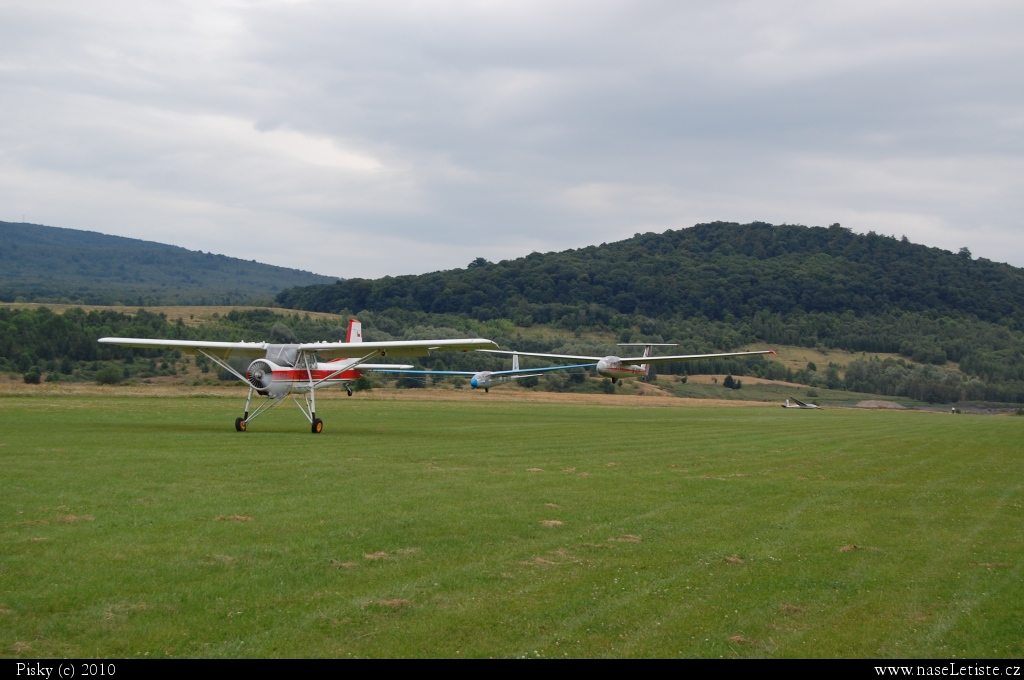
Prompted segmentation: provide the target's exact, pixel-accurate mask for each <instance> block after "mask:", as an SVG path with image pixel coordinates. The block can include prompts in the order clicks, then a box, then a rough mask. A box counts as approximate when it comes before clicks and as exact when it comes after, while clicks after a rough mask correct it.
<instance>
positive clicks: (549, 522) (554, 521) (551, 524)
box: [540, 519, 563, 527]
mask: <svg viewBox="0 0 1024 680" xmlns="http://www.w3.org/2000/svg"><path fill="white" fill-rule="evenodd" d="M540 523H541V524H542V525H544V526H546V527H560V526H562V524H563V522H559V521H558V520H557V519H542V520H541V521H540Z"/></svg>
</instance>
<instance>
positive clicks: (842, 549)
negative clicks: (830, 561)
mask: <svg viewBox="0 0 1024 680" xmlns="http://www.w3.org/2000/svg"><path fill="white" fill-rule="evenodd" d="M836 550H838V551H839V552H853V551H855V550H863V547H861V546H859V545H854V544H852V543H851V544H850V545H841V546H839V547H838V548H836Z"/></svg>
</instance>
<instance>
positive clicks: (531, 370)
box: [491, 352, 597, 378]
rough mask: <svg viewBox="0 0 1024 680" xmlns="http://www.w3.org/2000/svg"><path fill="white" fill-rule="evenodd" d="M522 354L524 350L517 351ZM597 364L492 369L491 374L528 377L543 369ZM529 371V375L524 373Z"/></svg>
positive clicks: (563, 369) (588, 366)
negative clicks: (508, 369)
mask: <svg viewBox="0 0 1024 680" xmlns="http://www.w3.org/2000/svg"><path fill="white" fill-rule="evenodd" d="M517 354H522V352H517ZM594 366H597V364H573V365H572V366H545V367H544V368H518V369H516V370H513V371H491V375H511V376H517V377H520V378H527V377H529V376H532V375H537V374H539V373H540V372H541V371H565V370H567V369H570V368H593V367H594ZM524 373H528V374H529V375H523V374H524Z"/></svg>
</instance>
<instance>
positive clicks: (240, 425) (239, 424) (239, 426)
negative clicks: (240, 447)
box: [235, 418, 245, 432]
mask: <svg viewBox="0 0 1024 680" xmlns="http://www.w3.org/2000/svg"><path fill="white" fill-rule="evenodd" d="M235 432H245V420H244V419H242V418H235Z"/></svg>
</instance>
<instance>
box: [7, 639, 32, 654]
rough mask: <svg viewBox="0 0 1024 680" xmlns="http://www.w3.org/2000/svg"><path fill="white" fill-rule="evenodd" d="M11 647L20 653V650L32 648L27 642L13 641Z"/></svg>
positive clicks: (25, 650) (24, 650)
mask: <svg viewBox="0 0 1024 680" xmlns="http://www.w3.org/2000/svg"><path fill="white" fill-rule="evenodd" d="M11 649H13V650H14V652H15V653H16V654H21V653H22V652H27V651H28V650H30V649H32V645H30V644H29V643H27V642H15V643H14V644H13V645H11Z"/></svg>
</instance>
